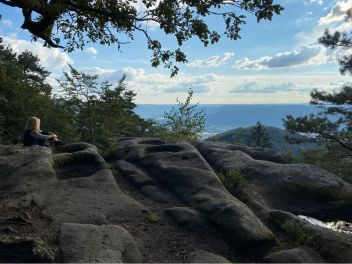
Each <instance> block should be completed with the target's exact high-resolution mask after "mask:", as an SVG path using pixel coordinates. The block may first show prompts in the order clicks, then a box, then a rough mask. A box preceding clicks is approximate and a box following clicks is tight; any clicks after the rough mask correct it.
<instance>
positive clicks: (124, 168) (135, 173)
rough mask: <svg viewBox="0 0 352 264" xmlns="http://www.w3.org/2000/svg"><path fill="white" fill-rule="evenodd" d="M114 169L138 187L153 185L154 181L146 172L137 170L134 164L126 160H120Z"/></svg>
mask: <svg viewBox="0 0 352 264" xmlns="http://www.w3.org/2000/svg"><path fill="white" fill-rule="evenodd" d="M114 167H115V168H116V169H118V170H120V171H121V173H122V176H123V177H125V178H126V179H127V180H128V181H130V182H131V183H132V184H134V185H135V186H136V187H139V188H140V187H143V186H145V185H150V184H153V183H154V181H153V179H152V178H151V177H149V176H148V175H147V174H146V173H145V172H144V171H142V170H141V169H139V168H137V167H136V166H135V165H133V164H132V163H129V162H127V161H124V160H118V161H116V162H115V163H114Z"/></svg>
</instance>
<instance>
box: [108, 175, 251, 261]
mask: <svg viewBox="0 0 352 264" xmlns="http://www.w3.org/2000/svg"><path fill="white" fill-rule="evenodd" d="M113 172H114V176H115V178H116V181H117V182H118V185H119V187H120V188H121V189H122V190H123V191H124V192H125V193H126V194H128V195H130V196H131V197H132V198H134V199H136V200H137V201H138V202H140V203H141V204H143V205H144V206H145V207H146V208H147V209H148V210H149V211H150V214H154V215H157V216H158V217H159V218H160V219H159V221H155V222H150V221H149V220H148V217H146V218H145V219H138V220H135V222H128V223H127V222H126V223H124V222H121V223H119V224H120V225H121V226H123V227H124V228H126V230H128V232H129V233H130V234H131V235H132V236H133V238H134V239H135V241H136V242H137V244H138V246H139V248H140V250H141V252H142V254H143V257H144V261H145V262H153V263H156V262H164V263H165V262H169V263H170V262H187V260H188V258H189V256H190V254H191V252H192V251H194V250H195V249H201V250H205V251H209V252H211V253H215V254H218V255H221V256H223V257H225V258H227V259H228V260H230V261H231V262H248V261H251V260H250V259H249V258H248V257H246V256H241V254H239V252H236V250H235V249H234V248H232V247H231V246H230V245H229V244H228V243H227V242H226V240H225V239H224V237H223V236H222V235H221V234H220V233H219V232H218V231H216V230H215V229H214V228H212V227H209V228H206V229H204V228H202V227H199V228H195V229H193V230H187V229H184V228H182V227H180V226H178V225H177V224H176V223H175V222H174V221H172V219H170V218H169V217H168V216H167V215H166V214H165V213H164V209H165V208H170V207H176V206H187V205H185V204H184V203H182V202H181V201H179V200H178V199H177V198H176V197H175V196H174V195H172V194H171V193H170V196H171V197H172V199H170V201H169V202H167V203H158V202H155V201H153V200H151V199H149V198H147V197H145V196H144V195H143V194H142V193H141V192H140V191H139V190H138V189H137V188H135V187H134V186H133V185H131V184H130V183H129V182H128V181H126V180H125V179H124V177H122V176H121V174H120V173H119V172H118V171H116V170H113ZM156 184H157V186H158V188H162V185H159V184H158V183H156ZM163 191H166V192H167V190H165V189H163Z"/></svg>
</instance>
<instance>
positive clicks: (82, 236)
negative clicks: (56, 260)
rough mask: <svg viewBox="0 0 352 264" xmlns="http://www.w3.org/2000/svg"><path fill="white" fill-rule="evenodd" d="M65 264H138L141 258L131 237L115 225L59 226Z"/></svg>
mask: <svg viewBox="0 0 352 264" xmlns="http://www.w3.org/2000/svg"><path fill="white" fill-rule="evenodd" d="M60 247H61V250H62V256H63V261H64V262H69V263H73V262H78V263H82V262H85V263H91V262H96V263H136V262H137V263H140V262H142V255H141V252H140V251H139V249H138V247H137V245H136V243H135V241H134V240H133V238H132V237H131V235H130V234H129V233H128V232H127V231H126V230H125V229H124V228H122V227H120V226H117V225H101V226H96V225H89V224H71V223H65V224H62V226H61V229H60Z"/></svg>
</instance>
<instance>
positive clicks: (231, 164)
mask: <svg viewBox="0 0 352 264" xmlns="http://www.w3.org/2000/svg"><path fill="white" fill-rule="evenodd" d="M197 148H198V149H199V151H200V153H202V155H203V156H204V157H205V159H206V160H207V161H208V162H209V164H211V165H212V166H213V167H214V168H215V169H217V170H219V171H222V172H224V173H226V172H227V171H230V170H233V169H235V170H238V171H240V172H241V173H242V174H243V175H244V176H245V179H246V182H247V186H246V188H245V191H246V192H245V193H246V194H247V195H246V196H245V197H244V200H246V202H248V204H251V205H252V208H257V211H258V212H259V211H262V213H263V214H264V215H265V213H266V215H267V214H268V212H269V211H270V210H272V209H279V210H284V211H290V212H294V213H296V214H303V215H312V216H316V217H317V218H326V219H328V218H335V219H336V218H337V219H338V218H340V219H346V220H348V219H351V217H352V185H350V184H349V183H347V182H345V181H343V180H342V179H340V178H338V177H337V176H335V175H333V174H331V173H328V172H326V171H324V170H321V169H319V168H317V167H315V166H312V165H308V164H283V163H280V162H274V161H275V160H277V158H275V156H274V157H273V154H271V153H270V152H268V151H266V150H263V153H262V154H261V155H259V154H258V151H259V150H258V149H254V150H253V151H252V152H251V151H248V150H246V149H248V147H247V148H246V149H245V150H240V149H239V148H238V146H236V145H231V144H224V143H218V142H207V141H205V142H201V143H199V144H197ZM266 153H267V155H268V156H267V157H265V155H266ZM242 198H243V197H242Z"/></svg>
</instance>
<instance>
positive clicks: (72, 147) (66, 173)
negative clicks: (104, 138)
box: [53, 143, 107, 179]
mask: <svg viewBox="0 0 352 264" xmlns="http://www.w3.org/2000/svg"><path fill="white" fill-rule="evenodd" d="M56 151H60V153H58V154H55V155H54V157H53V158H54V163H55V169H56V175H57V177H58V178H59V179H70V178H78V177H88V176H90V175H93V174H94V173H96V172H98V171H99V170H102V169H106V168H107V165H106V163H105V161H104V159H103V158H102V157H101V156H100V154H99V152H98V150H97V148H96V147H95V146H93V145H90V144H87V143H74V144H68V145H63V146H57V149H56Z"/></svg>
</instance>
